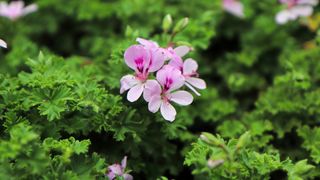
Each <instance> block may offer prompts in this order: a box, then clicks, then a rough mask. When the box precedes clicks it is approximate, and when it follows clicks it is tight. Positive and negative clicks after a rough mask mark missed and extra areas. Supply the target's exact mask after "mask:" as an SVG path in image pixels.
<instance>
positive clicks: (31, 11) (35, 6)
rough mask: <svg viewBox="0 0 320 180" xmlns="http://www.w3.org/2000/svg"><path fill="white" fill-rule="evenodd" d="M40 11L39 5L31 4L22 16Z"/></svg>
mask: <svg viewBox="0 0 320 180" xmlns="http://www.w3.org/2000/svg"><path fill="white" fill-rule="evenodd" d="M37 10H38V5H36V4H30V5H29V6H26V7H25V8H24V9H23V11H22V15H27V14H30V13H33V12H35V11H37Z"/></svg>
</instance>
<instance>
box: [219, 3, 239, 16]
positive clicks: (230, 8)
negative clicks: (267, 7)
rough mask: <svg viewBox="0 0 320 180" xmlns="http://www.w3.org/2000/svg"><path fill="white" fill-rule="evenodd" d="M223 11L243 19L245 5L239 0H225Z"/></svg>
mask: <svg viewBox="0 0 320 180" xmlns="http://www.w3.org/2000/svg"><path fill="white" fill-rule="evenodd" d="M222 5H223V9H224V10H225V11H227V12H229V13H230V14H233V15H235V16H237V17H240V18H243V17H244V12H243V4H242V3H241V2H240V1H239V0H223V4H222Z"/></svg>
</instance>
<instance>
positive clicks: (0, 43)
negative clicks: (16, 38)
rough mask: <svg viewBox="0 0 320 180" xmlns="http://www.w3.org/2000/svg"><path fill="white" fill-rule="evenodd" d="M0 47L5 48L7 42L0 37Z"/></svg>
mask: <svg viewBox="0 0 320 180" xmlns="http://www.w3.org/2000/svg"><path fill="white" fill-rule="evenodd" d="M0 47H3V48H7V43H6V42H5V41H4V40H2V39H0Z"/></svg>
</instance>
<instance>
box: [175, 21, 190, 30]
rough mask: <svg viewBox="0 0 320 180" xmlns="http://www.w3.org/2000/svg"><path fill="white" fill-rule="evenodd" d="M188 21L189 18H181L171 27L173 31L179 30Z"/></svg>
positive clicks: (184, 26)
mask: <svg viewBox="0 0 320 180" xmlns="http://www.w3.org/2000/svg"><path fill="white" fill-rule="evenodd" d="M188 23H189V18H183V19H181V20H180V21H179V22H178V23H177V24H176V25H175V26H174V28H173V33H178V32H181V31H182V30H183V29H184V28H186V27H187V25H188Z"/></svg>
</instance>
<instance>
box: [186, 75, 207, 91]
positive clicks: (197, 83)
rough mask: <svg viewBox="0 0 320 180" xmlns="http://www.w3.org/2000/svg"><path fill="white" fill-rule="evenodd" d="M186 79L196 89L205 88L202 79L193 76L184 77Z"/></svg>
mask: <svg viewBox="0 0 320 180" xmlns="http://www.w3.org/2000/svg"><path fill="white" fill-rule="evenodd" d="M186 81H187V82H188V83H189V84H191V85H192V86H194V87H196V88H198V89H205V88H207V85H206V82H205V81H204V80H203V79H200V78H195V77H188V78H186Z"/></svg>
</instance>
